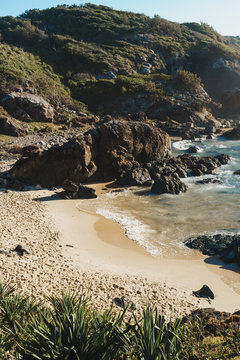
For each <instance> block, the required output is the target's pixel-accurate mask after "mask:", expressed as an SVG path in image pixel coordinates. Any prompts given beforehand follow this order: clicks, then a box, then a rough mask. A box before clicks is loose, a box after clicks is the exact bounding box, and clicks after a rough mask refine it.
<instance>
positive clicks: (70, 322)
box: [23, 295, 128, 360]
mask: <svg viewBox="0 0 240 360" xmlns="http://www.w3.org/2000/svg"><path fill="white" fill-rule="evenodd" d="M49 300H50V303H51V305H52V309H51V310H49V312H48V313H46V314H42V321H40V322H39V321H37V322H33V323H32V330H31V333H32V335H31V336H30V337H29V338H28V339H27V342H26V343H25V345H24V352H23V355H24V359H26V360H28V359H31V360H32V359H38V360H40V359H41V360H44V359H51V360H54V359H58V360H80V359H81V360H96V359H99V360H100V359H101V360H110V359H113V358H114V357H115V355H117V353H118V352H119V351H120V349H121V348H123V347H124V345H125V344H127V342H128V338H127V336H126V334H125V333H124V331H123V330H121V328H120V325H121V324H122V321H123V316H124V314H121V315H119V316H118V317H116V318H114V317H113V316H112V312H111V310H110V311H109V312H106V313H105V314H103V315H94V314H92V313H90V312H89V310H88V308H87V305H86V298H85V297H84V296H81V297H80V298H77V297H76V296H73V295H64V296H63V297H62V298H50V299H49Z"/></svg>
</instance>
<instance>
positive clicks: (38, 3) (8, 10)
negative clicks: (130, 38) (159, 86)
mask: <svg viewBox="0 0 240 360" xmlns="http://www.w3.org/2000/svg"><path fill="white" fill-rule="evenodd" d="M0 1H1V2H2V3H1V7H0V16H5V15H12V16H17V15H19V14H21V13H23V12H24V11H25V10H28V9H34V8H37V9H44V8H47V7H53V6H56V5H58V4H63V3H65V4H68V5H71V4H73V3H77V4H78V5H79V4H80V3H85V1H80V2H78V1H77V2H76V0H75V1H74V0H73V1H68V0H65V1H64V0H62V1H61V0H7V1H5V0H0ZM86 2H90V3H93V4H97V5H100V4H101V5H106V6H110V7H113V8H115V9H119V10H129V11H134V12H138V13H144V14H146V15H149V16H153V15H154V14H158V15H160V16H161V17H163V18H165V19H167V20H171V21H176V22H180V23H182V22H193V21H195V22H201V21H203V22H207V23H208V24H210V25H211V26H213V28H214V29H215V30H217V31H218V32H219V33H220V34H222V35H240V0H98V1H91V0H89V1H86Z"/></svg>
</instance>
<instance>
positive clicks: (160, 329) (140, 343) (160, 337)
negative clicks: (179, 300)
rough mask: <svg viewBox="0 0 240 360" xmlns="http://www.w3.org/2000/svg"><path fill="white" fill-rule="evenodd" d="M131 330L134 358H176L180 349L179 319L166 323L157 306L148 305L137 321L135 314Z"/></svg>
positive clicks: (158, 359) (159, 359) (163, 359)
mask: <svg viewBox="0 0 240 360" xmlns="http://www.w3.org/2000/svg"><path fill="white" fill-rule="evenodd" d="M134 319H135V324H134V325H133V326H132V330H133V332H134V334H135V336H136V359H139V360H142V359H144V360H171V359H175V360H177V359H178V355H179V354H180V351H181V342H180V337H179V332H180V330H181V321H180V320H176V321H175V322H169V323H166V321H165V318H164V316H162V315H160V314H159V312H158V309H157V308H153V307H151V306H148V307H147V308H146V309H145V310H144V312H143V319H142V320H141V321H139V320H138V319H137V318H136V317H135V316H134Z"/></svg>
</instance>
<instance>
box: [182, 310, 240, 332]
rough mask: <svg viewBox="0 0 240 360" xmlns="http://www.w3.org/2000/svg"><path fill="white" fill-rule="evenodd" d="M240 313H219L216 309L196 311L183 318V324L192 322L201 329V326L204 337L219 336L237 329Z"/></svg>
mask: <svg viewBox="0 0 240 360" xmlns="http://www.w3.org/2000/svg"><path fill="white" fill-rule="evenodd" d="M239 319H240V317H239V311H238V312H235V313H234V314H230V313H228V312H221V311H217V310H215V309H214V308H205V309H197V310H194V311H193V312H192V313H191V314H190V315H188V316H186V317H185V318H183V322H186V321H189V320H190V321H191V323H192V324H195V325H196V326H197V327H199V323H200V324H201V331H202V335H206V336H208V335H213V334H214V335H217V334H218V335H219V333H220V332H222V331H225V330H229V328H233V329H234V328H235V327H236V325H237V323H239Z"/></svg>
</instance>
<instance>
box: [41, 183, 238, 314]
mask: <svg viewBox="0 0 240 360" xmlns="http://www.w3.org/2000/svg"><path fill="white" fill-rule="evenodd" d="M99 186H101V185H99ZM78 203H79V200H67V203H66V200H58V201H57V204H56V203H55V204H54V201H53V202H50V203H48V204H47V205H48V209H49V211H50V214H51V216H52V217H53V218H54V219H55V221H57V226H61V227H62V241H68V242H69V241H70V245H72V246H73V248H68V249H65V253H64V255H65V256H67V257H69V258H71V259H72V261H73V262H74V263H75V266H79V265H80V264H79V262H81V263H82V264H83V263H85V268H86V267H88V266H89V265H90V268H91V266H93V267H95V268H98V269H99V270H100V271H101V272H103V273H111V274H116V273H117V274H118V275H123V276H124V275H129V276H139V277H146V278H147V281H159V282H161V281H163V282H167V283H169V286H176V287H182V288H183V289H185V290H186V291H188V292H189V295H190V296H191V292H192V291H193V290H198V289H199V288H201V287H202V286H203V285H204V284H205V283H206V284H207V285H208V286H209V287H210V288H211V289H212V290H213V292H214V294H215V299H214V300H213V301H212V302H211V307H215V308H216V309H217V310H220V311H230V312H233V311H235V310H238V309H239V303H240V289H238V291H239V293H236V292H235V291H234V290H233V289H232V288H231V287H230V286H229V285H228V284H229V282H230V281H232V282H234V283H235V282H236V281H237V280H238V277H239V274H237V273H234V272H233V271H228V272H227V271H226V269H223V268H222V267H223V265H224V264H223V263H218V265H215V264H208V263H207V262H205V260H206V259H207V257H206V256H203V255H201V254H199V255H198V254H197V255H194V259H190V260H189V259H188V260H186V259H166V258H161V257H153V256H151V255H150V254H149V253H147V252H146V251H145V250H144V249H143V248H141V247H140V246H139V245H137V244H136V243H135V242H133V241H132V240H130V239H129V238H127V237H126V235H125V233H124V230H123V229H122V228H121V227H120V225H119V224H117V223H115V222H114V221H113V220H109V219H106V218H104V217H103V216H101V215H97V214H91V213H88V212H85V211H83V210H80V209H79V208H76V205H77V204H78ZM56 207H57V208H58V209H56ZM60 209H61V214H60V213H59V210H60ZM63 214H64V215H63ZM63 217H65V220H64V221H65V223H64V222H63ZM60 223H61V225H60ZM83 225H84V229H83V233H82V234H81V235H80V233H81V228H83ZM69 227H70V228H71V230H72V231H71V239H70V238H69V237H68V235H67V229H69ZM84 236H87V244H88V245H87V247H86V245H85V244H84V243H85V242H84V240H83V238H84ZM195 254H196V252H195ZM213 260H214V259H213ZM224 267H225V266H224ZM229 269H230V267H229ZM239 286H240V281H239ZM226 294H228V296H227V297H226ZM201 301H202V302H203V303H205V305H204V306H205V307H209V303H208V301H207V300H204V299H202V300H201Z"/></svg>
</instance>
